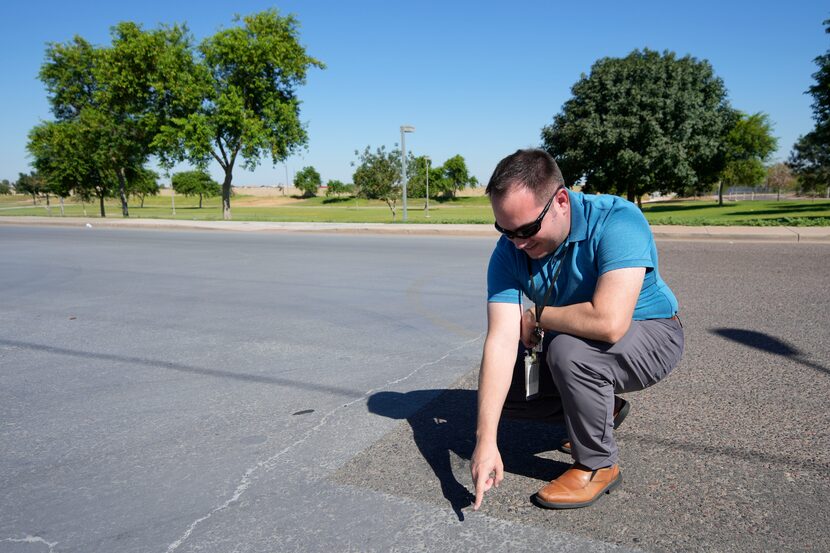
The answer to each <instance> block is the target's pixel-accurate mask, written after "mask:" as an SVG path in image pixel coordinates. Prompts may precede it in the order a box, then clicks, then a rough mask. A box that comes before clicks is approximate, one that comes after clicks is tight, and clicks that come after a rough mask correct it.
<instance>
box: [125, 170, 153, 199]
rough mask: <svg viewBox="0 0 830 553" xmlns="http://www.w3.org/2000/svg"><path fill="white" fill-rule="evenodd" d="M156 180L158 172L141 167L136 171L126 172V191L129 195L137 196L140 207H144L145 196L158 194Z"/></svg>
mask: <svg viewBox="0 0 830 553" xmlns="http://www.w3.org/2000/svg"><path fill="white" fill-rule="evenodd" d="M158 180H159V176H158V173H156V172H155V171H151V170H149V169H145V168H143V167H141V168H139V169H138V170H137V171H130V173H128V176H127V191H128V192H129V194H130V195H131V196H134V197H136V198H138V199H139V201H140V202H141V204H140V205H141V207H144V199H145V198H146V197H147V196H158V194H159V183H158Z"/></svg>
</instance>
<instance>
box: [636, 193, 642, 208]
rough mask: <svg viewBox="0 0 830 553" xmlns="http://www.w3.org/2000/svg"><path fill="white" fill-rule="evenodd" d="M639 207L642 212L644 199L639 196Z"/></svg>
mask: <svg viewBox="0 0 830 553" xmlns="http://www.w3.org/2000/svg"><path fill="white" fill-rule="evenodd" d="M637 207H639V208H640V211H642V210H643V197H642V196H640V195H639V194H638V195H637Z"/></svg>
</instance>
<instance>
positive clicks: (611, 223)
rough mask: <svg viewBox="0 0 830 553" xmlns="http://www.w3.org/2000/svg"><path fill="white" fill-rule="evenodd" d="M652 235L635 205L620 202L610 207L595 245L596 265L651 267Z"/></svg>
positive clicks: (601, 269) (606, 267) (607, 267)
mask: <svg viewBox="0 0 830 553" xmlns="http://www.w3.org/2000/svg"><path fill="white" fill-rule="evenodd" d="M653 241H654V238H653V236H652V234H651V229H650V228H649V226H648V221H646V218H645V216H644V215H643V213H642V212H641V211H640V210H639V208H638V207H637V206H636V205H634V204H632V203H630V202H624V203H622V202H621V203H620V204H618V205H616V206H615V207H614V209H612V210H611V211H610V212H609V214H608V218H607V219H606V221H605V225H604V227H603V232H602V236H601V237H600V240H599V244H598V246H597V258H596V260H597V269H598V274H599V275H602V274H604V273H607V272H608V271H613V270H616V269H625V268H629V267H645V268H647V269H653V268H654V261H653V260H652V256H651V250H652V244H653Z"/></svg>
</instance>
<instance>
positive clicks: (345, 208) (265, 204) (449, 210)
mask: <svg viewBox="0 0 830 553" xmlns="http://www.w3.org/2000/svg"><path fill="white" fill-rule="evenodd" d="M175 201H176V214H175V215H173V212H172V207H171V198H170V196H154V197H149V198H147V199H146V200H145V202H144V207H141V206H140V205H139V203H138V202H137V201H134V202H131V204H130V217H131V218H148V219H180V220H193V221H219V220H221V219H222V210H221V200H220V199H219V198H209V199H205V200H204V201H203V204H202V207H201V208H199V201H198V198H187V197H180V196H177V197H176V200H175ZM407 204H408V209H407V214H408V221H407V222H409V223H436V224H442V223H459V224H470V223H484V224H491V223H493V213H492V211H491V209H490V203H489V200H488V199H487V198H486V197H482V196H478V197H463V198H457V199H452V200H432V199H431V200H430V202H429V211H428V212H427V210H426V209H425V207H426V205H425V202H424V199H423V198H418V199H415V198H410V199H408V201H407ZM105 208H106V213H107V217H108V218H121V217H122V215H121V205H120V202H118V201H117V200H115V199H110V200H107V201H106V202H105ZM231 213H232V215H233V219H234V220H235V221H273V222H321V223H326V222H328V223H392V222H401V218H402V204H401V202H400V201H399V202H398V203H397V214H396V217H395V220H394V221H393V218H392V212H391V210H390V209H389V207H388V206H387V205H386V203H385V202H383V201H379V200H364V199H357V200H356V199H354V198H322V197H316V198H308V199H299V198H286V197H280V196H273V197H272V196H247V195H236V196H234V197H233V198H232V199H231ZM643 213H644V214H645V216H646V219H648V221H649V223H651V224H652V225H690V226H701V225H719V226H722V225H748V226H830V200H810V199H803V200H790V199H788V200H782V201H774V200H773V201H769V200H757V201H752V200H744V201H734V202H725V203H724V205H723V206H718V205H717V203H716V202H714V201H712V200H693V201H664V202H655V203H650V204H645V205H644V206H643ZM20 215H35V216H44V217H47V216H49V217H60V216H61V212H60V206H59V204H58V202H57V201H56V200H55V199H52V201H51V206H50V208H49V209H47V207H46V204H45V201H44V200H42V199H39V200H38V203H37V205H32V199H31V197H27V196H22V195H16V196H15V195H13V196H0V216H3V217H13V216H20ZM64 215H65V216H68V217H85V216H86V217H90V218H97V217H99V216H100V214H99V206H98V204H97V203H95V204H92V203H87V204H85V205H83V204H81V203H79V202H76V201H74V200H67V201H65V202H64Z"/></svg>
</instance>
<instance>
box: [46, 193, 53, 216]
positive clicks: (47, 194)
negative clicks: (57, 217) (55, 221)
mask: <svg viewBox="0 0 830 553" xmlns="http://www.w3.org/2000/svg"><path fill="white" fill-rule="evenodd" d="M46 213H47V214H48V215H50V216H51V215H52V204H50V203H49V192H47V193H46Z"/></svg>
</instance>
